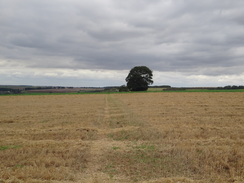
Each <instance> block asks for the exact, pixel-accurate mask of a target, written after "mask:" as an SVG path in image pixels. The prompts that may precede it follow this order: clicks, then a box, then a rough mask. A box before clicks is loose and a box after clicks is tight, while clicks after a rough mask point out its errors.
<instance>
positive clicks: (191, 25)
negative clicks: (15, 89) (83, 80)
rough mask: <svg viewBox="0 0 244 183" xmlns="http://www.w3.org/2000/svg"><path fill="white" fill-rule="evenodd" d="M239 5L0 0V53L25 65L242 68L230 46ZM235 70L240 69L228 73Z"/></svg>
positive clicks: (179, 0) (238, 43)
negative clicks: (22, 61)
mask: <svg viewBox="0 0 244 183" xmlns="http://www.w3.org/2000/svg"><path fill="white" fill-rule="evenodd" d="M243 7H244V2H243V1H242V0H236V1H230V0H224V1H223V0H222V1H220V0H217V1H213V0H206V1H201V2H199V1H195V0H175V1H167V0H166V1H162V0H153V1H147V0H143V1H141V0H132V1H120V0H115V1H112V0H104V1H98V0H93V1H78V0H71V1H64V0H53V1H47V0H44V1H39V0H27V1H17V0H13V1H11V2H10V1H8V2H6V1H5V2H3V1H0V12H1V13H0V16H1V19H0V34H1V35H4V36H1V38H0V52H1V56H0V57H1V58H2V59H6V58H11V59H16V60H19V61H20V62H21V60H25V62H24V64H27V67H49V68H63V67H67V68H75V69H77V68H80V69H111V70H114V69H115V70H124V69H130V68H131V67H133V66H135V65H148V66H149V67H151V68H152V69H155V70H158V71H172V72H173V71H177V72H184V73H186V72H189V73H192V72H194V73H201V74H206V75H211V72H209V71H212V72H213V73H215V74H216V73H217V74H219V75H221V74H225V73H226V72H227V70H228V68H232V67H238V66H239V68H243V61H242V56H240V55H236V54H234V53H233V52H232V50H233V49H235V48H238V47H242V46H243V43H244V37H243V29H244V26H243V18H242V17H243V12H244V8H243ZM56 59H57V60H56ZM202 68H204V69H202ZM215 68H216V69H215ZM236 72H238V73H242V72H243V71H242V70H241V69H237V70H234V71H233V72H228V73H229V74H233V73H236Z"/></svg>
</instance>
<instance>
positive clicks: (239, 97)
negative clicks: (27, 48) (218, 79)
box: [0, 93, 244, 183]
mask: <svg viewBox="0 0 244 183" xmlns="http://www.w3.org/2000/svg"><path fill="white" fill-rule="evenodd" d="M0 100H1V102H0V159H1V164H0V182H1V181H3V182H36V183H37V182H38V183H44V182H53V183H58V182H67V183H69V182H86V183H90V182H91V183H96V182H97V183H99V182H108V183H115V182H119V183H122V182H144V183H158V182H165V183H171V182H172V183H174V182H180V183H190V182H199V183H205V182H216V183H217V182H223V183H225V182H226V183H227V182H235V183H241V182H243V181H244V149H243V147H244V94H243V93H135V94H133V93H128V94H94V95H56V96H55V95H53V96H44V95H40V96H2V97H0Z"/></svg>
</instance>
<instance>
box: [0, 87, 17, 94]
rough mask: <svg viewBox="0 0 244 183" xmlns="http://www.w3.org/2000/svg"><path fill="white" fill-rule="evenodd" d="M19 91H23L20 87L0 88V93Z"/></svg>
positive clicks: (15, 92)
mask: <svg viewBox="0 0 244 183" xmlns="http://www.w3.org/2000/svg"><path fill="white" fill-rule="evenodd" d="M18 93H21V90H20V89H13V88H0V94H18Z"/></svg>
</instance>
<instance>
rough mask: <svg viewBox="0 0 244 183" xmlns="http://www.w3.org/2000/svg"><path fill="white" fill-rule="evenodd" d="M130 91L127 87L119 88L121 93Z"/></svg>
mask: <svg viewBox="0 0 244 183" xmlns="http://www.w3.org/2000/svg"><path fill="white" fill-rule="evenodd" d="M128 91H129V89H128V88H127V86H125V85H122V86H120V87H119V92H128Z"/></svg>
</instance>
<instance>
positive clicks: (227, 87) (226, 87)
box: [217, 85, 244, 89]
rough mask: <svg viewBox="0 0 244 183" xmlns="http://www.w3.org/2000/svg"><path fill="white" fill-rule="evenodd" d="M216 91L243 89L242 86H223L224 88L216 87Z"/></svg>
mask: <svg viewBox="0 0 244 183" xmlns="http://www.w3.org/2000/svg"><path fill="white" fill-rule="evenodd" d="M217 89H244V86H243V85H240V86H236V85H232V86H231V85H228V86H225V87H218V88H217Z"/></svg>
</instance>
